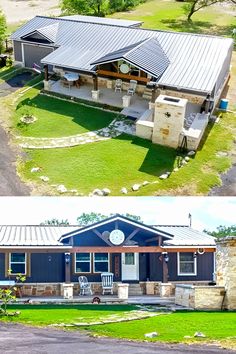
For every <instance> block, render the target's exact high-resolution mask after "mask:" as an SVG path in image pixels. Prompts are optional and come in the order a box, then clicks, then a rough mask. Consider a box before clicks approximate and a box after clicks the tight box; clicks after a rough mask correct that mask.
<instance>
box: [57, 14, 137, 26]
mask: <svg viewBox="0 0 236 354" xmlns="http://www.w3.org/2000/svg"><path fill="white" fill-rule="evenodd" d="M61 18H64V19H67V20H74V21H79V22H89V23H101V24H105V25H114V26H122V27H138V26H141V24H142V23H143V22H142V21H131V20H123V19H117V18H108V17H96V16H83V15H71V16H62V17H61Z"/></svg>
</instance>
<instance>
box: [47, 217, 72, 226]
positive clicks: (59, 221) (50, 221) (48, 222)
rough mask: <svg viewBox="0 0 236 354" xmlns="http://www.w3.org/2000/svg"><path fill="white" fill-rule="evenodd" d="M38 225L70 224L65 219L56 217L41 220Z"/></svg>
mask: <svg viewBox="0 0 236 354" xmlns="http://www.w3.org/2000/svg"><path fill="white" fill-rule="evenodd" d="M40 225H51V226H68V225H70V223H69V221H68V220H67V219H66V220H58V219H55V218H54V219H51V220H45V221H44V222H42V223H41V224H40Z"/></svg>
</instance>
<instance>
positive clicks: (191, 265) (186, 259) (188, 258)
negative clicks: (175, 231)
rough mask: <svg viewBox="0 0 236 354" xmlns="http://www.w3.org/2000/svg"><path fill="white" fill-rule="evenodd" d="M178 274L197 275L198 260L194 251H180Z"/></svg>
mask: <svg viewBox="0 0 236 354" xmlns="http://www.w3.org/2000/svg"><path fill="white" fill-rule="evenodd" d="M178 275H197V262H196V257H194V253H192V252H191V253H190V252H183V253H178Z"/></svg>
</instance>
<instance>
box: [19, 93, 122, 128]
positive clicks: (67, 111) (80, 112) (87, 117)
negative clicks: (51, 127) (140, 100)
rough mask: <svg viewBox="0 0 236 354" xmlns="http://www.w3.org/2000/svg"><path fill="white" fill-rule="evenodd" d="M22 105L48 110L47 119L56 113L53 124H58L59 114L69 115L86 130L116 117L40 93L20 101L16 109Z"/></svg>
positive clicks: (109, 113) (104, 124)
mask: <svg viewBox="0 0 236 354" xmlns="http://www.w3.org/2000/svg"><path fill="white" fill-rule="evenodd" d="M23 107H25V108H27V109H29V110H30V109H32V110H33V109H40V110H44V111H45V110H46V111H47V112H48V119H50V113H54V114H58V122H55V124H60V116H63V115H64V116H65V117H70V118H72V121H73V122H74V123H76V124H78V125H80V126H82V127H83V128H85V129H87V130H88V131H93V130H97V129H101V128H104V127H106V126H108V125H109V124H110V123H111V121H112V120H113V119H114V118H115V117H116V115H115V114H114V113H111V112H104V111H102V110H98V109H96V108H94V107H88V106H84V105H80V104H78V103H73V102H71V103H70V102H65V101H63V100H59V99H57V98H55V97H48V96H42V95H40V94H38V95H36V96H34V97H33V98H25V99H24V100H22V101H20V102H19V103H18V105H17V107H16V111H17V110H19V109H20V108H23ZM54 118H55V116H54Z"/></svg>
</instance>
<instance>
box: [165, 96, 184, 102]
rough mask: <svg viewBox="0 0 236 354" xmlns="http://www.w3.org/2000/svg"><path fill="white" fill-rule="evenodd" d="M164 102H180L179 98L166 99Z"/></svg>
mask: <svg viewBox="0 0 236 354" xmlns="http://www.w3.org/2000/svg"><path fill="white" fill-rule="evenodd" d="M163 100H164V101H169V102H175V103H179V101H180V100H179V99H178V98H172V97H164V98H163Z"/></svg>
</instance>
